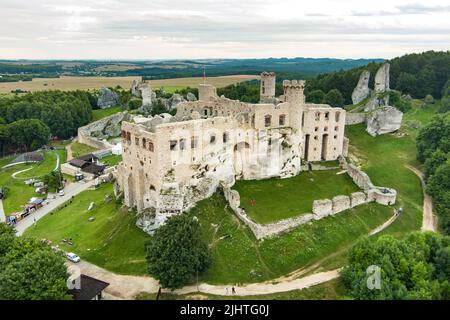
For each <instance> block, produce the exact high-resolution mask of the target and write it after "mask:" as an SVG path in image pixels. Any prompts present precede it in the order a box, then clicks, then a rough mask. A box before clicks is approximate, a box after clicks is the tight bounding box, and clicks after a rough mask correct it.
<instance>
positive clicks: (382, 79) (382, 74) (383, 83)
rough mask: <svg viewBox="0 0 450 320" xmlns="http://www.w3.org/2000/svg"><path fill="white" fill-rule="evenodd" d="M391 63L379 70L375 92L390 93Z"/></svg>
mask: <svg viewBox="0 0 450 320" xmlns="http://www.w3.org/2000/svg"><path fill="white" fill-rule="evenodd" d="M389 69H390V64H389V63H383V65H382V66H381V67H380V69H378V71H377V73H376V75H375V92H376V93H380V92H386V91H389V90H390V89H389Z"/></svg>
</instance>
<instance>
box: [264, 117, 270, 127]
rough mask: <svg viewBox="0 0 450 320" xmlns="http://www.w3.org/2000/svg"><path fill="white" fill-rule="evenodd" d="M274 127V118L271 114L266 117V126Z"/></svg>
mask: <svg viewBox="0 0 450 320" xmlns="http://www.w3.org/2000/svg"><path fill="white" fill-rule="evenodd" d="M271 125H272V116H271V115H270V114H268V115H266V116H265V117H264V126H265V127H270V126H271Z"/></svg>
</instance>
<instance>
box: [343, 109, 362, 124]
mask: <svg viewBox="0 0 450 320" xmlns="http://www.w3.org/2000/svg"><path fill="white" fill-rule="evenodd" d="M366 117H367V115H366V114H365V113H364V112H355V113H353V112H347V114H346V116H345V124H346V125H352V124H359V123H365V122H366Z"/></svg>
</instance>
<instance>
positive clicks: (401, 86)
mask: <svg viewBox="0 0 450 320" xmlns="http://www.w3.org/2000/svg"><path fill="white" fill-rule="evenodd" d="M416 82H417V80H416V77H415V76H414V75H412V74H410V73H407V72H402V73H400V74H399V76H398V78H397V81H396V83H397V84H396V86H395V89H396V90H398V91H400V92H403V93H405V94H411V95H416V94H417V84H416Z"/></svg>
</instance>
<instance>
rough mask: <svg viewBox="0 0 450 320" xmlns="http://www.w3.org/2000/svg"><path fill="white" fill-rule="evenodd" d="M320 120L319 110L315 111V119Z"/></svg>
mask: <svg viewBox="0 0 450 320" xmlns="http://www.w3.org/2000/svg"><path fill="white" fill-rule="evenodd" d="M319 120H320V112H316V121H319Z"/></svg>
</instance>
